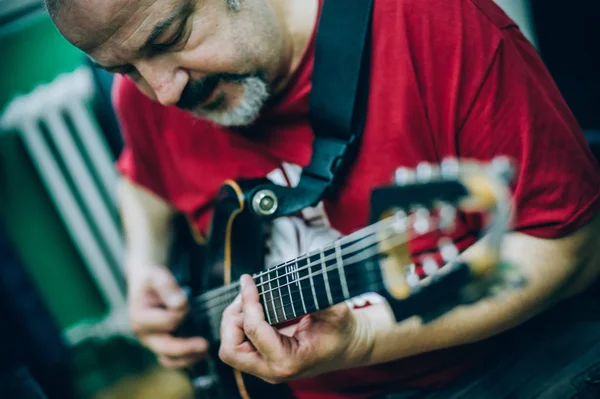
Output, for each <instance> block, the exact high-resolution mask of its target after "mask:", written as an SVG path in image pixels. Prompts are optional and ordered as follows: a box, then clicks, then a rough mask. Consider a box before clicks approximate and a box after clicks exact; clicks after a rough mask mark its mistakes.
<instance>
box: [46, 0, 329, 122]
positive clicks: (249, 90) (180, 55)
mask: <svg viewBox="0 0 600 399" xmlns="http://www.w3.org/2000/svg"><path fill="white" fill-rule="evenodd" d="M44 1H45V3H46V7H47V9H48V11H49V14H50V16H51V17H52V20H53V21H54V23H55V25H56V26H57V28H58V30H59V31H60V32H61V33H62V35H63V36H64V37H65V38H66V39H67V40H68V41H70V42H71V43H72V44H74V45H75V46H76V47H78V48H79V49H81V50H83V51H84V52H85V53H87V54H88V55H89V56H90V57H91V58H92V60H93V61H94V62H95V63H96V64H97V65H98V66H100V67H101V68H104V69H106V70H108V71H110V72H114V73H119V74H124V75H128V76H129V78H131V80H133V81H134V82H135V83H136V85H137V86H138V87H139V88H140V90H141V91H142V92H143V93H144V94H146V95H147V96H148V97H150V98H152V99H154V100H156V101H158V102H160V103H161V104H163V105H165V106H178V107H180V108H183V109H186V110H188V111H190V112H192V113H193V114H195V115H197V116H201V117H206V118H209V119H212V120H214V121H216V122H218V123H221V124H225V125H241V124H247V123H249V121H252V120H254V119H255V118H256V117H257V115H258V113H259V111H260V109H261V107H262V106H263V104H264V103H265V101H266V99H267V95H269V94H272V93H275V92H277V91H278V90H280V89H283V87H284V86H285V83H286V82H287V80H288V79H290V78H291V76H292V73H293V68H294V66H296V65H298V62H299V60H300V57H301V55H302V54H303V53H304V49H305V48H306V45H307V44H308V39H309V38H310V33H312V31H313V27H314V23H315V21H316V11H317V8H318V3H317V0H295V1H291V0H44ZM296 2H297V3H296ZM309 3H312V8H311V9H313V11H314V12H313V13H311V14H307V15H303V17H304V18H299V14H298V13H297V12H292V11H295V10H297V9H298V7H296V6H295V5H298V6H299V5H302V6H303V8H304V9H306V5H307V4H309ZM300 15H302V14H300ZM292 32H294V33H295V34H296V35H297V36H298V37H299V38H300V39H301V40H300V39H297V38H296V37H293V36H292V34H291V33H292ZM298 44H299V45H298ZM273 88H275V89H273Z"/></svg>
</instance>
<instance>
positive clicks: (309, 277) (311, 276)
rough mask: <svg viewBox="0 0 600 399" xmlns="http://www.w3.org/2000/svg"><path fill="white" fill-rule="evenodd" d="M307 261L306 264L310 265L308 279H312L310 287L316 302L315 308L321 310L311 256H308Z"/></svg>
mask: <svg viewBox="0 0 600 399" xmlns="http://www.w3.org/2000/svg"><path fill="white" fill-rule="evenodd" d="M306 262H307V263H306V266H307V267H308V279H309V280H310V289H311V291H312V295H313V301H314V302H315V308H317V310H320V309H321V307H320V306H319V301H317V292H316V290H315V281H314V280H313V274H312V266H311V265H310V263H311V260H310V256H309V257H307V258H306Z"/></svg>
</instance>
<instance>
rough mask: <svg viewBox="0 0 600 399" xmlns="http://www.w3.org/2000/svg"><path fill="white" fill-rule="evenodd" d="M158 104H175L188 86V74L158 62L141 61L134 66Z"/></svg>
mask: <svg viewBox="0 0 600 399" xmlns="http://www.w3.org/2000/svg"><path fill="white" fill-rule="evenodd" d="M136 68H137V70H138V72H139V74H140V75H141V76H142V77H143V78H144V80H145V81H146V82H147V83H148V85H149V86H150V88H151V89H152V91H153V92H154V95H155V97H156V99H157V100H158V102H160V103H161V104H162V105H164V106H171V105H175V104H177V102H178V101H179V99H180V98H181V93H183V90H184V89H185V86H186V85H187V84H188V80H189V76H188V73H187V72H186V71H185V70H183V69H181V68H178V67H173V66H172V65H169V64H168V63H167V62H164V61H162V62H161V61H160V60H148V61H141V62H139V63H138V64H137V65H136Z"/></svg>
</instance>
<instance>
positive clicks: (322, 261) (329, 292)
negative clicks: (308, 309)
mask: <svg viewBox="0 0 600 399" xmlns="http://www.w3.org/2000/svg"><path fill="white" fill-rule="evenodd" d="M320 262H321V270H322V272H323V282H324V283H325V290H326V291H327V300H328V301H329V305H333V299H332V298H331V289H330V287H329V277H328V276H327V265H326V262H325V250H322V251H321V259H320Z"/></svg>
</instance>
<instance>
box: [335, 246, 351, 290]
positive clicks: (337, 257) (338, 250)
mask: <svg viewBox="0 0 600 399" xmlns="http://www.w3.org/2000/svg"><path fill="white" fill-rule="evenodd" d="M335 260H336V262H337V269H338V273H339V275H340V282H341V283H342V292H343V293H344V299H350V292H349V290H348V283H347V282H346V272H345V271H344V260H343V259H342V248H340V242H339V241H336V243H335Z"/></svg>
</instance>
